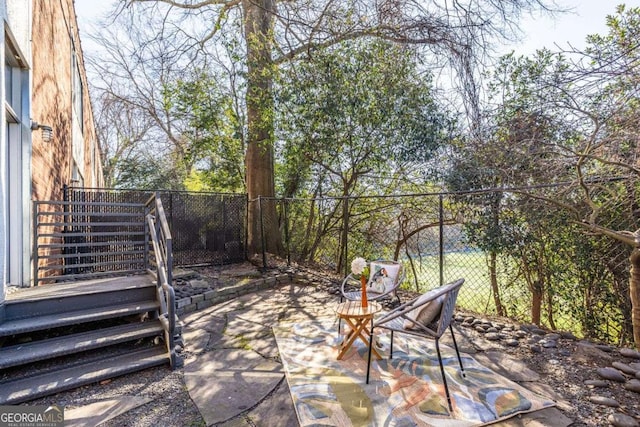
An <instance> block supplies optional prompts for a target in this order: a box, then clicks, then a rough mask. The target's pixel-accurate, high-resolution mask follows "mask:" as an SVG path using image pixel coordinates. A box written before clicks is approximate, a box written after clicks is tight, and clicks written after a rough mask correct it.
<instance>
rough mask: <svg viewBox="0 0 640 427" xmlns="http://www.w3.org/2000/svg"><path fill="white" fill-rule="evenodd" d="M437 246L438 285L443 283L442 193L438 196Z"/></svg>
mask: <svg viewBox="0 0 640 427" xmlns="http://www.w3.org/2000/svg"><path fill="white" fill-rule="evenodd" d="M439 201H440V203H439V211H440V212H439V217H440V218H439V226H438V229H439V234H440V236H439V248H438V256H439V261H440V286H442V285H444V203H443V195H442V194H440V196H439Z"/></svg>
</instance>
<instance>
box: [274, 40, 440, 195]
mask: <svg viewBox="0 0 640 427" xmlns="http://www.w3.org/2000/svg"><path fill="white" fill-rule="evenodd" d="M277 93H278V97H277V104H276V105H277V114H278V121H277V123H278V125H279V137H280V140H281V141H282V146H281V151H280V159H281V160H282V161H283V164H284V165H285V166H284V167H283V168H282V174H283V176H282V177H281V178H280V180H279V181H280V183H281V184H280V185H281V187H282V188H283V190H284V193H285V194H287V195H295V194H300V193H299V192H301V191H303V189H304V188H305V186H306V185H307V184H309V185H321V186H323V187H324V191H325V192H326V191H330V190H334V191H335V192H336V193H337V194H353V191H354V190H355V188H356V184H357V183H358V182H364V180H365V179H364V178H365V175H368V176H373V177H375V178H376V179H375V182H376V186H379V185H380V183H385V182H386V183H385V184H383V186H384V185H395V184H394V183H389V182H388V181H385V179H387V180H389V179H392V178H393V177H394V175H396V174H398V173H400V172H401V171H403V172H404V173H407V175H410V174H409V171H410V170H411V167H412V166H413V167H414V168H418V167H421V166H422V167H424V165H425V162H426V161H428V160H429V159H430V158H431V157H432V155H433V152H434V151H435V150H436V149H437V148H438V147H440V146H441V144H442V143H443V142H444V141H446V140H447V139H448V138H449V134H450V132H451V128H452V121H451V120H450V119H449V118H448V117H447V115H446V114H444V113H443V111H442V110H441V109H440V108H439V107H438V106H437V104H436V102H435V100H434V97H433V94H432V92H431V81H430V78H429V76H428V75H426V74H420V73H419V72H418V70H417V68H416V63H415V61H414V58H413V54H412V51H411V50H409V49H407V48H405V47H400V46H396V45H393V44H390V43H386V42H382V41H379V40H369V39H358V40H355V41H350V42H349V43H342V44H338V45H335V46H333V47H331V48H328V49H325V50H322V51H318V52H316V53H315V54H314V56H312V57H311V58H310V59H308V60H305V61H300V62H297V63H292V64H290V66H289V67H287V68H286V69H284V70H283V71H282V75H281V79H280V85H279V87H278V91H277ZM311 177H313V180H312V181H310V180H311ZM367 188H368V190H369V191H373V190H374V188H373V185H372V184H368V185H367ZM334 194H335V193H334Z"/></svg>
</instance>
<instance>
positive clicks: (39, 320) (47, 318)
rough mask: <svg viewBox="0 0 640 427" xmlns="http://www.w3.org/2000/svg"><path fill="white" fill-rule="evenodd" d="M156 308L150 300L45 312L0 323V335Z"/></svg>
mask: <svg viewBox="0 0 640 427" xmlns="http://www.w3.org/2000/svg"><path fill="white" fill-rule="evenodd" d="M158 308H159V306H158V302H157V301H155V300H151V301H145V302H135V303H128V304H120V305H115V306H110V307H99V308H91V309H88V310H75V311H68V312H63V313H57V314H47V315H44V316H36V317H30V318H25V319H17V320H8V321H5V322H4V323H2V324H0V337H3V336H9V335H18V334H24V333H27V332H33V331H42V330H46V329H53V328H58V327H61V326H69V325H76V324H80V323H87V322H93V321H96V320H102V319H113V318H117V317H124V316H129V315H133V314H138V313H145V312H151V311H156V310H158Z"/></svg>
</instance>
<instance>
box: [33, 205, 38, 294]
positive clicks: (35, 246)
mask: <svg viewBox="0 0 640 427" xmlns="http://www.w3.org/2000/svg"><path fill="white" fill-rule="evenodd" d="M32 205H33V286H38V262H39V258H38V239H39V232H38V215H39V213H38V202H37V201H35V200H34V201H33V202H32Z"/></svg>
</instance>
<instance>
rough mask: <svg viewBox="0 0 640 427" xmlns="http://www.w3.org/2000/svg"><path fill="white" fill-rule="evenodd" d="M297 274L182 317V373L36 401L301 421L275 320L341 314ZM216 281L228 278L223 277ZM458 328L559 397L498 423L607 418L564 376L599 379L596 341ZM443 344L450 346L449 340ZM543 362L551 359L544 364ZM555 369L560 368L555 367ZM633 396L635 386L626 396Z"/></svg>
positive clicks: (268, 422) (512, 373) (210, 419)
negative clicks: (507, 341)
mask: <svg viewBox="0 0 640 427" xmlns="http://www.w3.org/2000/svg"><path fill="white" fill-rule="evenodd" d="M294 277H295V280H294V281H293V282H292V283H287V284H282V285H274V286H272V287H270V288H268V289H265V290H261V291H257V292H253V293H249V294H245V295H240V296H238V297H236V298H234V299H231V300H229V301H226V302H221V303H218V304H216V305H212V306H210V307H207V308H204V309H201V310H198V311H195V312H192V313H188V314H185V315H184V316H182V317H181V319H182V321H183V323H184V329H183V336H184V340H185V349H184V351H183V352H182V356H183V357H184V359H185V367H184V368H183V369H182V370H179V371H176V372H170V371H169V370H168V369H166V368H154V369H151V370H147V371H143V372H140V373H134V374H131V375H127V376H125V377H120V378H116V379H114V380H112V381H108V382H105V383H104V384H96V385H94V386H88V387H83V388H81V389H78V390H72V391H69V392H66V393H61V394H59V395H55V396H51V397H49V398H44V399H40V400H38V401H34V402H32V404H45V403H57V404H62V405H66V406H67V410H66V416H67V419H68V420H73V419H75V421H74V422H70V423H69V425H96V423H97V422H105V421H106V422H105V423H104V424H101V425H107V426H109V425H113V426H121V425H132V426H144V425H154V424H155V425H159V423H160V424H162V425H171V426H174V425H175V426H179V425H180V426H182V425H194V426H195V425H221V426H251V425H257V426H296V425H298V419H297V416H296V412H295V409H294V406H293V403H292V399H291V395H290V393H289V387H288V384H287V380H286V378H285V373H284V370H283V367H282V362H281V359H280V354H279V351H278V346H277V343H276V340H275V337H274V334H273V331H272V327H273V326H276V325H278V324H283V323H291V322H296V323H304V322H310V321H312V320H315V319H319V318H332V317H333V318H335V313H334V311H333V310H334V307H335V305H336V304H337V302H338V299H337V297H336V296H335V295H334V294H333V293H332V292H333V291H334V289H335V284H334V283H333V282H331V281H330V280H327V279H326V278H325V277H323V276H322V275H320V274H318V273H314V272H311V271H306V272H298V273H296V274H295V276H294ZM218 279H220V280H222V278H221V277H220V276H218ZM199 280H202V278H201V279H199ZM240 280H246V278H243V279H240ZM459 319H461V318H459ZM455 330H456V334H457V338H458V345H459V346H460V348H461V351H462V352H464V353H468V354H472V355H473V357H474V358H475V359H476V360H478V361H479V362H480V363H481V364H482V365H483V366H485V367H488V368H491V369H493V370H494V371H497V372H499V373H500V374H501V375H503V376H506V377H508V378H510V379H511V380H513V381H515V382H517V383H519V384H521V385H523V386H524V387H526V388H528V389H530V390H533V391H537V392H539V393H542V394H545V395H546V396H549V397H552V398H553V399H554V400H555V401H556V404H557V407H555V408H549V409H545V410H542V411H537V412H534V413H531V414H525V415H522V416H517V417H514V418H512V419H510V420H508V421H505V422H502V423H499V424H496V425H502V426H507V425H509V426H518V425H545V426H567V425H569V424H571V423H572V422H574V424H572V425H602V422H603V419H604V418H606V416H607V414H609V413H613V409H612V408H609V407H607V406H603V405H596V404H589V403H588V401H587V400H588V399H587V397H588V396H587V395H588V394H589V387H587V386H585V385H584V384H582V383H581V382H580V383H575V382H574V383H573V384H567V383H566V382H567V381H580V380H579V379H577V378H570V377H567V375H568V374H569V373H571V375H575V374H576V372H582V374H583V376H584V378H595V367H594V361H596V362H597V363H600V364H602V363H605V362H606V360H605V359H598V358H597V357H600V356H601V353H602V354H605V355H606V354H607V353H605V352H604V351H602V350H600V349H598V348H596V347H593V348H589V349H588V352H587V351H586V350H584V349H583V348H581V347H580V345H578V344H579V343H577V342H576V341H574V340H567V341H566V342H565V340H559V341H560V344H559V345H558V347H557V348H550V349H545V351H546V353H543V354H539V355H535V354H533V353H531V354H529V351H528V350H527V351H526V352H524V351H523V348H509V347H507V346H505V345H504V344H502V343H499V342H494V341H490V340H487V339H485V337H484V336H483V335H482V334H480V333H479V332H477V331H476V330H475V329H473V328H467V327H463V326H462V323H460V322H457V323H456V325H455ZM446 336H447V335H445V337H446ZM443 343H444V344H445V345H446V344H447V340H446V339H444V338H443ZM509 353H511V354H512V355H513V356H509ZM527 354H529V355H528V356H527ZM514 356H515V357H514ZM596 356H597V357H596ZM519 359H520V360H519ZM545 360H546V361H547V362H548V364H547V365H545V366H543V365H541V364H540V363H542V362H541V361H545ZM560 360H562V362H560ZM554 361H555V362H554ZM569 361H570V363H568V362H569ZM530 366H531V367H534V368H536V370H537V371H538V372H536V371H534V370H532V369H530V368H529V367H530ZM550 367H551V369H556V371H550V370H549V369H550ZM586 367H592V368H593V369H585V368H586ZM560 371H561V372H562V373H560ZM363 381H364V378H363ZM560 384H563V385H560ZM554 390H556V391H558V392H559V393H562V394H561V395H560V394H557V393H556V392H555V391H554ZM636 396H637V395H636ZM619 399H620V398H619ZM633 399H634V396H633V393H631V396H629V399H628V401H627V402H634V400H633ZM635 399H636V403H635V408H634V406H633V405H634V404H633V403H630V404H629V403H627V404H625V403H624V402H623V405H625V410H627V411H634V410H635V411H638V408H637V397H636V398H635ZM585 402H586V403H585ZM92 416H93V417H97V418H91V417H92ZM107 419H109V420H110V421H107ZM82 420H84V421H82ZM572 420H573V421H572Z"/></svg>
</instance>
